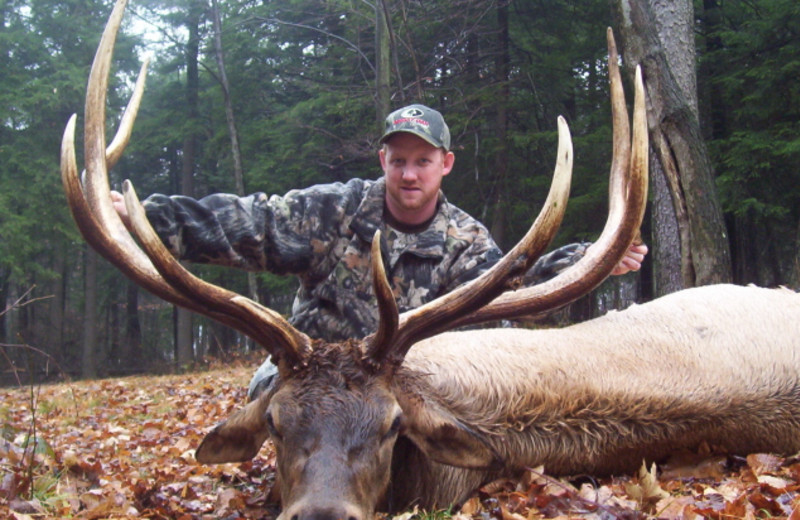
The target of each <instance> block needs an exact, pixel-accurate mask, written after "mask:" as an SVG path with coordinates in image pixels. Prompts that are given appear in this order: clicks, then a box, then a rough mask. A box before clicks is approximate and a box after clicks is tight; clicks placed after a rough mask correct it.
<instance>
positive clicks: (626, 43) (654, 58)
mask: <svg viewBox="0 0 800 520" xmlns="http://www.w3.org/2000/svg"><path fill="white" fill-rule="evenodd" d="M614 6H615V8H616V9H615V11H616V12H615V16H616V20H617V24H618V26H619V27H620V30H619V36H621V41H622V49H623V53H622V54H623V58H624V60H625V62H626V63H627V64H628V65H629V66H630V68H631V70H632V68H633V67H632V65H633V64H636V63H639V64H641V65H642V70H643V73H644V78H645V90H646V92H647V98H648V99H647V101H648V126H649V129H650V143H651V150H652V154H651V156H654V158H655V160H654V162H655V163H658V167H654V168H653V170H654V171H655V172H658V168H659V167H660V169H661V170H662V171H663V173H664V177H665V179H666V182H665V185H666V186H667V187H668V188H669V192H670V195H671V199H672V205H673V209H674V214H675V218H676V220H677V226H675V229H677V230H679V236H680V244H681V262H680V270H681V279H682V283H683V285H684V286H687V287H691V286H695V285H706V284H711V283H719V282H727V281H730V280H731V260H730V249H729V244H728V236H727V232H726V230H725V225H724V221H723V218H722V210H721V207H720V204H719V200H718V197H717V193H716V189H715V186H714V176H713V171H712V168H711V162H710V159H709V157H708V153H707V150H706V147H705V142H704V141H703V136H702V134H701V132H700V125H699V117H698V110H697V87H696V79H695V72H694V56H695V53H694V35H693V32H692V28H693V25H692V24H693V11H692V4H691V2H689V1H688V0H681V1H667V0H648V1H647V2H638V1H631V0H615V1H614ZM687 60H688V61H687ZM658 186H659V185H658V184H656V188H658ZM658 215H659V217H660V218H669V217H668V216H667V215H663V214H660V213H659V214H658ZM662 228H663V226H661V225H660V224H659V223H658V222H654V225H653V229H654V231H655V236H658V232H660V231H663V229H662ZM674 241H675V237H668V238H667V239H666V240H665V241H664V243H665V244H669V243H672V242H674ZM655 254H656V255H658V254H659V251H658V250H657V251H656V253H655ZM661 260H662V259H661V258H659V259H658V260H656V265H657V266H659V267H661V268H664V267H665V265H666V264H665V263H662V261H661ZM663 262H667V259H666V257H664V259H663ZM656 276H659V275H656ZM664 289H666V288H657V294H662V293H663V292H662V291H663V290H664Z"/></svg>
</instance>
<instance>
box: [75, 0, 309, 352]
mask: <svg viewBox="0 0 800 520" xmlns="http://www.w3.org/2000/svg"><path fill="white" fill-rule="evenodd" d="M125 4H126V0H118V1H117V2H116V4H115V5H114V9H113V11H112V13H111V16H110V17H109V21H108V24H107V25H106V29H105V31H104V32H103V37H102V38H101V41H100V45H99V46H98V49H97V54H96V55H95V60H94V63H93V64H92V70H91V73H90V75H89V83H88V86H87V94H86V112H85V114H86V115H85V119H86V122H85V137H84V140H85V156H86V157H85V162H86V172H85V185H84V186H82V185H81V182H80V180H79V179H78V175H77V165H76V160H75V146H74V140H75V139H74V136H75V119H76V118H75V116H74V115H73V116H72V117H71V118H70V120H69V122H68V123H67V127H66V129H65V131H64V137H63V140H62V149H61V172H62V181H63V184H64V190H65V192H66V194H67V200H68V202H69V205H70V209H71V211H72V213H73V217H74V218H75V222H76V223H77V225H78V227H79V229H80V231H81V233H82V234H83V236H84V238H85V239H86V241H87V242H89V244H90V245H92V247H93V248H94V249H96V250H97V251H98V252H99V253H101V254H102V255H103V256H104V257H105V258H106V259H107V260H109V261H110V262H111V263H113V264H114V265H115V266H116V267H117V268H118V269H120V270H121V271H122V272H123V273H124V274H125V275H126V276H128V277H130V278H131V279H132V280H134V281H135V282H137V283H139V284H140V285H142V286H143V287H145V288H146V289H147V290H149V291H151V292H153V293H154V294H156V295H157V296H159V297H161V298H163V299H165V300H168V301H170V302H172V303H175V304H177V305H181V306H183V307H186V308H188V309H190V310H192V311H195V312H198V313H201V314H205V315H206V316H209V317H211V318H213V319H216V320H218V321H220V322H222V323H224V324H226V325H229V326H231V327H233V328H235V329H237V330H240V331H242V332H244V333H245V334H247V335H249V336H251V337H252V338H253V339H255V340H256V341H258V342H259V343H261V345H262V346H264V347H265V348H267V349H268V350H269V351H270V352H271V353H272V354H278V355H282V354H283V355H286V356H287V357H288V358H289V359H290V362H292V363H296V362H298V361H300V360H301V356H302V354H303V352H304V351H305V347H307V346H308V345H309V344H310V340H309V339H308V338H307V337H306V336H305V335H304V334H302V333H300V332H298V331H296V330H295V329H294V328H293V327H292V326H291V325H290V324H289V323H288V322H286V321H285V320H283V318H282V317H280V316H279V315H277V314H276V313H273V312H272V311H269V309H266V308H265V307H262V306H259V305H258V304H256V303H255V302H252V301H250V300H247V299H246V298H244V297H242V296H238V295H236V294H235V293H229V292H224V293H220V292H219V291H217V292H215V293H214V294H215V295H216V296H217V297H219V298H225V300H224V301H217V300H213V297H212V300H213V303H214V304H212V302H210V301H209V299H208V298H205V299H204V298H201V296H203V297H204V296H205V295H203V294H202V293H197V292H192V291H193V290H196V289H197V285H195V286H192V288H191V289H189V290H187V284H183V285H181V284H178V285H176V286H175V287H174V286H172V285H170V283H169V282H168V281H167V280H165V279H164V278H163V277H162V276H161V275H160V273H159V272H158V270H157V269H156V267H155V266H154V265H153V262H151V260H150V259H149V258H148V257H147V256H146V255H145V254H144V252H142V250H141V249H139V247H138V246H137V244H136V242H134V240H133V238H132V237H131V235H130V233H129V232H128V231H127V229H126V228H125V226H124V225H123V223H122V221H121V219H120V218H119V216H118V215H117V213H116V211H115V210H114V208H113V206H112V203H111V197H110V188H109V183H108V165H109V164H112V165H113V164H114V163H115V162H116V161H117V160H118V159H119V157H120V156H121V154H122V152H123V150H124V148H125V146H126V145H127V142H128V140H129V138H130V133H131V130H132V128H133V122H134V120H135V117H136V112H137V110H138V106H139V101H140V99H141V94H142V90H143V87H144V78H143V74H144V72H145V70H146V69H145V66H143V67H142V70H141V72H140V76H139V79H138V80H137V84H136V88H135V89H134V94H133V96H132V98H131V101H130V102H129V104H128V107H127V109H126V111H125V115H124V116H123V120H122V122H121V124H120V129H119V131H118V132H117V135H116V137H115V139H114V141H113V142H112V144H111V146H109V147H108V149H107V150H106V146H105V99H106V91H107V86H108V73H109V69H110V66H111V55H112V51H113V47H114V41H115V39H116V34H117V31H118V29H119V26H120V23H121V21H122V15H123V12H124V9H125ZM127 191H130V190H127ZM206 285H210V284H206ZM202 290H208V287H207V286H202ZM222 291H224V290H222ZM263 325H266V327H262V326H263ZM281 328H282V330H276V329H281Z"/></svg>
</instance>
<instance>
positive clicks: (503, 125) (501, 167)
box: [491, 1, 510, 250]
mask: <svg viewBox="0 0 800 520" xmlns="http://www.w3.org/2000/svg"><path fill="white" fill-rule="evenodd" d="M508 40H509V35H508V2H506V1H503V2H500V4H499V5H498V6H497V44H498V45H497V56H496V57H495V80H496V82H497V85H498V88H497V90H496V93H497V98H496V109H497V112H496V115H495V135H496V136H497V146H496V148H495V150H494V161H493V162H494V175H495V176H496V179H497V180H496V183H495V186H496V189H495V200H494V218H492V228H491V234H492V237H494V240H495V242H496V243H497V244H499V245H500V247H502V248H503V249H504V250H505V249H506V243H505V242H506V227H507V222H506V219H507V215H508V211H507V204H508V202H507V201H508V184H509V182H508V98H509V87H508V74H509V61H510V60H509V44H508Z"/></svg>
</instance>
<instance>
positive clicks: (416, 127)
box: [379, 105, 450, 150]
mask: <svg viewBox="0 0 800 520" xmlns="http://www.w3.org/2000/svg"><path fill="white" fill-rule="evenodd" d="M398 132H407V133H409V134H414V135H416V136H417V137H421V138H422V139H424V140H425V141H427V142H429V143H430V144H432V145H433V146H435V147H437V148H444V149H445V150H450V129H449V128H447V123H445V122H444V118H443V117H442V114H440V113H439V112H438V111H436V110H434V109H432V108H430V107H426V106H425V105H409V106H407V107H403V108H400V109H397V110H395V111H394V112H392V113H391V114H389V115H388V116H387V117H386V123H385V130H384V133H383V137H381V140H380V141H379V143H380V144H383V143H385V142H386V140H387V139H388V138H389V137H391V136H392V135H394V134H396V133H398Z"/></svg>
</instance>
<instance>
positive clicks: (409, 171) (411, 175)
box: [403, 166, 417, 181]
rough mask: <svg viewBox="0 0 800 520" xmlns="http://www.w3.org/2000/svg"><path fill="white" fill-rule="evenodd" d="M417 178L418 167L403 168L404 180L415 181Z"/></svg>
mask: <svg viewBox="0 0 800 520" xmlns="http://www.w3.org/2000/svg"><path fill="white" fill-rule="evenodd" d="M416 178H417V167H416V166H406V167H404V168H403V180H404V181H413V180H416Z"/></svg>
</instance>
